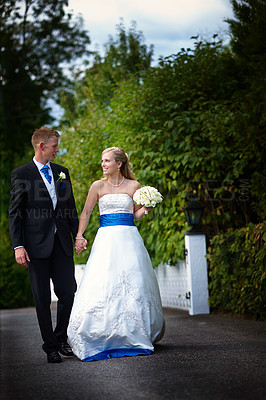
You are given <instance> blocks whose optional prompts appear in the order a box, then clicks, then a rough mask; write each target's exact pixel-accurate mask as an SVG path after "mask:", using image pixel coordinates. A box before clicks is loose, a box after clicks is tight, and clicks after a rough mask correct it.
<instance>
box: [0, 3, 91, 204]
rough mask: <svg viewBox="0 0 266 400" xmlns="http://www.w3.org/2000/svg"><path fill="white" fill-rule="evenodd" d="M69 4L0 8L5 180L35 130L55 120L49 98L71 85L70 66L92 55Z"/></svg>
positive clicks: (0, 97)
mask: <svg viewBox="0 0 266 400" xmlns="http://www.w3.org/2000/svg"><path fill="white" fill-rule="evenodd" d="M67 4H68V1H67V0H60V1H57V0H45V1H44V0H24V1H19V0H3V1H2V2H1V4H0V38H1V39H0V76H1V81H0V117H1V122H0V124H1V138H0V139H1V156H3V157H4V159H5V162H6V163H7V164H6V163H5V164H4V165H1V173H3V176H4V181H6V179H7V177H8V180H9V174H10V170H11V169H12V168H13V167H14V165H15V164H16V162H17V159H21V158H22V157H23V156H24V155H25V153H26V151H27V149H28V148H29V146H30V137H31V134H32V132H33V130H34V129H35V128H37V127H39V126H41V125H43V124H47V123H50V122H52V119H51V117H50V116H49V109H48V108H47V106H46V100H47V98H49V97H53V98H55V99H57V98H58V93H59V90H60V89H61V88H62V87H64V86H65V85H67V84H68V83H69V79H68V78H67V76H66V74H65V70H66V64H67V63H70V62H73V61H74V60H75V59H76V58H77V57H81V56H84V55H85V54H88V51H87V50H86V48H87V45H88V44H89V37H88V35H87V32H86V31H84V30H83V29H82V19H81V18H79V19H78V20H74V19H73V15H72V14H71V13H67V14H66V13H65V11H64V8H65V6H67ZM11 149H12V150H11ZM5 197H6V196H5Z"/></svg>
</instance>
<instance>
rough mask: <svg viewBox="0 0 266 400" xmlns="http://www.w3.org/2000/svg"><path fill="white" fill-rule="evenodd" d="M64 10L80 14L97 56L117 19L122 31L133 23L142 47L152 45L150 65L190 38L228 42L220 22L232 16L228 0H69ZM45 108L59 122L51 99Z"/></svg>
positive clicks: (190, 41) (189, 42)
mask: <svg viewBox="0 0 266 400" xmlns="http://www.w3.org/2000/svg"><path fill="white" fill-rule="evenodd" d="M67 10H73V13H74V15H76V16H77V15H78V14H81V15H82V17H83V19H84V28H85V29H87V30H88V31H89V36H90V39H91V44H90V46H89V49H90V50H91V51H94V50H98V51H99V52H100V54H101V55H104V44H105V43H107V41H108V37H109V35H112V36H113V37H115V36H116V33H117V31H116V26H117V25H118V24H119V23H120V19H121V18H123V21H124V25H125V27H126V31H128V29H129V28H130V26H131V22H132V21H135V22H136V24H137V27H136V30H137V31H141V32H142V33H143V35H144V39H145V44H146V45H148V46H149V45H151V44H153V45H154V55H153V63H152V65H153V66H155V65H156V64H157V60H158V58H159V57H160V56H163V57H167V56H170V55H171V54H177V53H178V52H179V51H180V50H181V48H182V47H184V48H193V47H194V44H193V43H194V40H193V39H190V38H191V36H196V35H199V36H200V37H201V38H205V39H209V38H212V36H213V34H216V33H218V34H219V35H220V37H222V38H224V39H225V41H226V39H227V40H228V38H229V37H228V24H227V23H226V22H224V19H225V18H232V17H233V11H232V6H231V3H230V0H69V6H68V8H67ZM82 63H83V62H82V60H81V64H80V63H79V62H78V63H77V64H76V66H77V69H82V68H83V67H82ZM48 105H49V106H51V108H52V112H51V114H52V115H53V116H54V117H55V118H56V120H58V119H60V117H61V115H62V109H61V107H60V106H59V105H57V104H55V103H54V102H53V101H51V100H49V102H48Z"/></svg>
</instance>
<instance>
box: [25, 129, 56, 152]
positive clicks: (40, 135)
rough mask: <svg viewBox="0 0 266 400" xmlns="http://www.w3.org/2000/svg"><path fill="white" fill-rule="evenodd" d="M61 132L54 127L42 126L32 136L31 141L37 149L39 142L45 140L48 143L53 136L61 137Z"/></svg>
mask: <svg viewBox="0 0 266 400" xmlns="http://www.w3.org/2000/svg"><path fill="white" fill-rule="evenodd" d="M59 136H60V134H59V133H58V132H57V131H55V130H54V129H50V128H47V127H46V126H42V127H41V128H39V129H36V130H35V132H34V134H33V135H32V137H31V143H32V146H33V147H34V149H35V150H36V148H37V146H38V144H39V143H40V142H44V144H47V143H48V142H49V140H50V139H52V138H54V137H55V138H59Z"/></svg>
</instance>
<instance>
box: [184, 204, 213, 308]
mask: <svg viewBox="0 0 266 400" xmlns="http://www.w3.org/2000/svg"><path fill="white" fill-rule="evenodd" d="M203 209H204V207H203V206H202V205H201V204H200V203H199V202H198V201H197V200H195V199H194V198H192V199H191V200H190V202H189V204H188V205H187V206H186V207H185V208H184V212H185V216H186V220H187V223H188V225H190V226H191V229H189V230H188V231H187V232H186V233H185V247H186V266H187V278H188V291H189V292H190V307H189V314H190V315H195V314H209V312H210V309H209V304H208V298H209V292H208V273H207V260H206V236H205V235H204V233H203V232H202V231H201V229H200V221H201V217H202V214H203Z"/></svg>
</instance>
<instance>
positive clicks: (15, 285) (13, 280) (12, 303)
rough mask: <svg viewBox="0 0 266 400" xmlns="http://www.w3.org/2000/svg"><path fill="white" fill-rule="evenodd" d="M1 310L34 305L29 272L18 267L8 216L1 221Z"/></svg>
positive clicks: (3, 216)
mask: <svg viewBox="0 0 266 400" xmlns="http://www.w3.org/2000/svg"><path fill="white" fill-rule="evenodd" d="M0 231H1V236H0V253H1V259H0V309H4V308H19V307H28V306H32V305H33V304H34V302H33V297H32V293H31V288H30V282H29V274H28V270H27V269H26V268H24V267H22V266H20V265H18V264H17V263H16V261H15V258H14V252H13V251H10V249H11V248H12V247H11V242H10V236H9V231H8V219H7V215H6V214H2V215H1V220H0Z"/></svg>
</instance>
